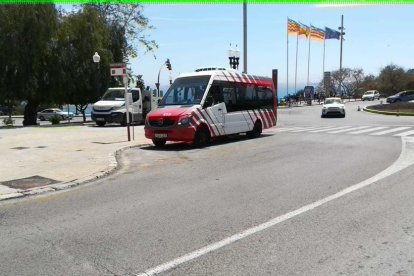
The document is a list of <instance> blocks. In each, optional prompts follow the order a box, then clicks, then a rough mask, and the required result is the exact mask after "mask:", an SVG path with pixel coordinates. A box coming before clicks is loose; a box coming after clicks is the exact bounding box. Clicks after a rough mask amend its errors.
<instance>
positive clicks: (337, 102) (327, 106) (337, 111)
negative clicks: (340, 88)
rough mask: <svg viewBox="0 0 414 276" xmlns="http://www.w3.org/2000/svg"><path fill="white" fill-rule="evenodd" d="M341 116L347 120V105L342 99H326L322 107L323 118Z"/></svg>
mask: <svg viewBox="0 0 414 276" xmlns="http://www.w3.org/2000/svg"><path fill="white" fill-rule="evenodd" d="M332 115H335V116H339V117H342V118H345V105H344V103H343V102H342V100H341V98H326V99H325V102H324V103H323V105H322V115H321V117H322V118H325V117H328V116H332Z"/></svg>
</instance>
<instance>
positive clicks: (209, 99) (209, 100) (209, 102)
mask: <svg viewBox="0 0 414 276" xmlns="http://www.w3.org/2000/svg"><path fill="white" fill-rule="evenodd" d="M212 105H213V97H211V96H208V97H207V98H206V100H205V101H204V108H206V107H210V106H212Z"/></svg>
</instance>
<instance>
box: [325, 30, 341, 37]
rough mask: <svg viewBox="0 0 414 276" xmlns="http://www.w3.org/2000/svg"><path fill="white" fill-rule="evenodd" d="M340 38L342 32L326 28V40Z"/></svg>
mask: <svg viewBox="0 0 414 276" xmlns="http://www.w3.org/2000/svg"><path fill="white" fill-rule="evenodd" d="M340 36H341V33H340V32H338V31H335V30H332V29H330V28H328V27H325V39H339V38H340Z"/></svg>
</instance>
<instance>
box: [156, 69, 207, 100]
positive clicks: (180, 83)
mask: <svg viewBox="0 0 414 276" xmlns="http://www.w3.org/2000/svg"><path fill="white" fill-rule="evenodd" d="M210 77H211V76H196V77H183V78H178V79H176V80H175V81H174V83H173V84H172V85H171V87H170V88H169V89H168V91H167V92H166V93H165V96H164V97H163V99H162V100H161V102H160V104H159V105H160V106H162V105H193V104H200V102H201V100H202V99H203V96H204V92H205V91H206V87H207V84H208V81H209V80H210Z"/></svg>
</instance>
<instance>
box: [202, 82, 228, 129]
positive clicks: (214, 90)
mask: <svg viewBox="0 0 414 276" xmlns="http://www.w3.org/2000/svg"><path fill="white" fill-rule="evenodd" d="M206 101H207V102H208V104H207V105H208V107H207V108H206V109H205V110H206V112H207V115H208V116H207V121H208V123H209V124H210V128H211V129H212V130H213V132H214V133H211V135H212V136H213V135H214V136H219V135H225V134H226V132H225V129H224V125H225V114H226V113H227V110H226V105H225V104H224V102H223V94H222V91H221V87H219V86H217V85H213V86H211V88H210V91H209V93H208V94H207V99H206Z"/></svg>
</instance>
